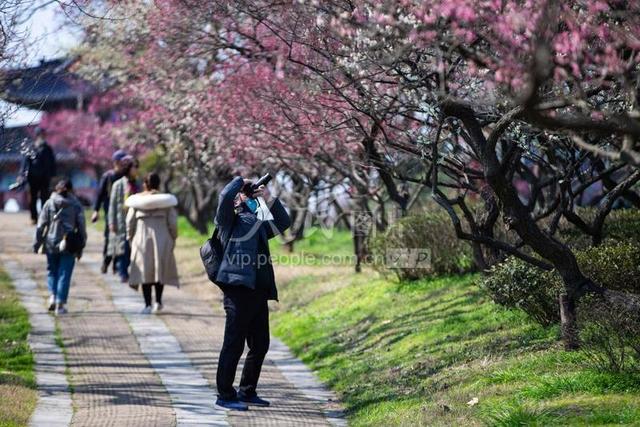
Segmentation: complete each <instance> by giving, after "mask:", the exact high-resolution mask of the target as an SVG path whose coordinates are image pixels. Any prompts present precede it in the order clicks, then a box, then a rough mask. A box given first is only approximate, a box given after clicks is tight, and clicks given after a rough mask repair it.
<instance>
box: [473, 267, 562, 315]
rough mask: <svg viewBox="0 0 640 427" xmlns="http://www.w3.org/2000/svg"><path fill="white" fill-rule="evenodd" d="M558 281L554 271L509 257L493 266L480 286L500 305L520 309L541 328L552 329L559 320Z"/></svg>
mask: <svg viewBox="0 0 640 427" xmlns="http://www.w3.org/2000/svg"><path fill="white" fill-rule="evenodd" d="M558 279H559V277H557V274H555V273H554V272H547V271H543V270H540V269H539V268H537V267H534V266H533V265H531V264H529V263H527V262H525V261H522V260H521V259H519V258H515V257H509V258H507V259H506V260H505V261H504V262H502V263H500V264H497V265H494V266H493V267H492V268H491V270H490V272H489V276H488V277H487V278H486V279H485V280H483V281H482V282H481V283H480V286H481V287H482V288H483V289H484V290H485V291H486V292H487V293H488V294H489V295H490V296H491V299H493V301H494V302H496V303H497V304H500V305H503V306H505V307H509V308H519V309H521V310H523V311H524V312H525V313H527V314H528V315H529V316H531V317H532V318H533V319H534V320H535V321H536V322H538V323H540V324H541V325H543V326H550V325H553V324H556V323H558V322H559V321H560V310H559V307H558V295H559V290H560V285H561V283H560V282H559V280H558Z"/></svg>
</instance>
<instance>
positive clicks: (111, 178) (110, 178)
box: [93, 169, 122, 215]
mask: <svg viewBox="0 0 640 427" xmlns="http://www.w3.org/2000/svg"><path fill="white" fill-rule="evenodd" d="M120 178H122V173H120V172H116V171H114V170H113V169H109V170H108V171H106V172H105V173H103V174H102V177H100V184H99V185H98V195H97V197H96V201H95V203H94V204H93V210H94V211H99V210H100V208H103V209H104V213H105V215H106V214H107V213H108V212H109V196H110V195H111V187H113V183H114V182H116V181H117V180H119V179H120Z"/></svg>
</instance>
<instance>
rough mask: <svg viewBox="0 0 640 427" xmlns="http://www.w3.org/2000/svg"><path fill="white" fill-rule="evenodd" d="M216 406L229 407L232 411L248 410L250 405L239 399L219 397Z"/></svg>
mask: <svg viewBox="0 0 640 427" xmlns="http://www.w3.org/2000/svg"><path fill="white" fill-rule="evenodd" d="M216 406H219V407H220V408H222V409H227V410H230V411H248V410H249V407H248V406H247V405H245V404H244V403H242V402H240V401H239V400H237V399H235V400H226V399H220V398H218V399H217V400H216Z"/></svg>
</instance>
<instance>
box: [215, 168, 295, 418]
mask: <svg viewBox="0 0 640 427" xmlns="http://www.w3.org/2000/svg"><path fill="white" fill-rule="evenodd" d="M250 184H251V181H249V180H245V179H243V178H242V177H240V176H238V177H235V178H234V179H233V180H232V181H231V182H230V183H229V184H227V186H226V187H225V188H224V189H223V190H222V192H221V193H220V198H219V202H218V210H217V212H216V218H215V223H216V225H217V227H218V236H219V238H220V240H221V242H222V244H223V247H224V255H223V257H222V261H221V262H220V268H219V270H218V274H217V277H216V279H217V280H216V283H218V284H219V285H220V287H221V288H222V290H223V292H224V310H225V313H226V323H225V330H224V341H223V344H222V349H221V351H220V359H219V361H218V371H217V375H216V383H217V388H218V399H217V400H216V405H218V406H220V407H222V408H224V409H232V410H240V411H246V410H247V409H248V407H247V404H253V405H258V406H269V402H268V401H266V400H264V399H261V398H260V397H258V395H257V393H256V387H257V385H258V379H259V378H260V371H261V369H262V362H263V361H264V358H265V356H266V354H267V351H268V350H269V307H268V305H267V300H270V299H271V300H277V299H278V292H277V289H276V283H275V277H274V273H273V266H272V265H271V259H270V254H269V242H268V240H269V239H270V238H272V237H274V236H276V235H277V234H280V233H283V232H284V231H285V230H286V229H287V228H289V226H290V225H291V220H290V218H289V214H288V213H287V211H286V210H285V209H284V207H283V206H282V204H281V203H280V201H279V200H278V199H277V198H276V199H275V200H273V202H272V203H269V204H268V205H270V206H269V210H270V211H271V214H272V215H273V219H272V220H267V221H261V220H259V219H258V216H257V204H258V200H257V198H258V197H260V196H263V192H264V186H261V187H260V188H259V189H258V190H257V191H255V192H254V193H253V194H250V195H247V194H245V193H244V192H241V190H242V189H243V187H244V186H245V185H250ZM245 341H246V343H247V345H248V346H249V353H248V354H247V358H246V360H245V363H244V368H243V370H242V378H241V380H240V389H239V392H236V389H235V388H234V387H233V380H234V378H235V375H236V368H237V366H238V361H239V360H240V357H241V356H242V352H243V351H244V344H245Z"/></svg>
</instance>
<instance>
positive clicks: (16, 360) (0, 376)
mask: <svg viewBox="0 0 640 427" xmlns="http://www.w3.org/2000/svg"><path fill="white" fill-rule="evenodd" d="M30 328H31V327H30V325H29V319H28V315H27V311H26V310H25V309H24V308H23V307H22V306H21V305H20V302H19V300H18V296H17V294H16V292H15V290H14V289H13V286H12V285H11V282H10V280H9V277H8V276H7V275H6V273H5V272H4V271H2V270H0V426H3V427H4V426H7V427H8V426H22V425H26V424H27V421H28V419H29V417H30V416H31V413H32V412H33V409H34V408H35V404H36V398H37V394H36V384H35V375H34V372H33V355H32V354H31V351H30V350H29V345H28V343H27V335H28V334H29V330H30Z"/></svg>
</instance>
